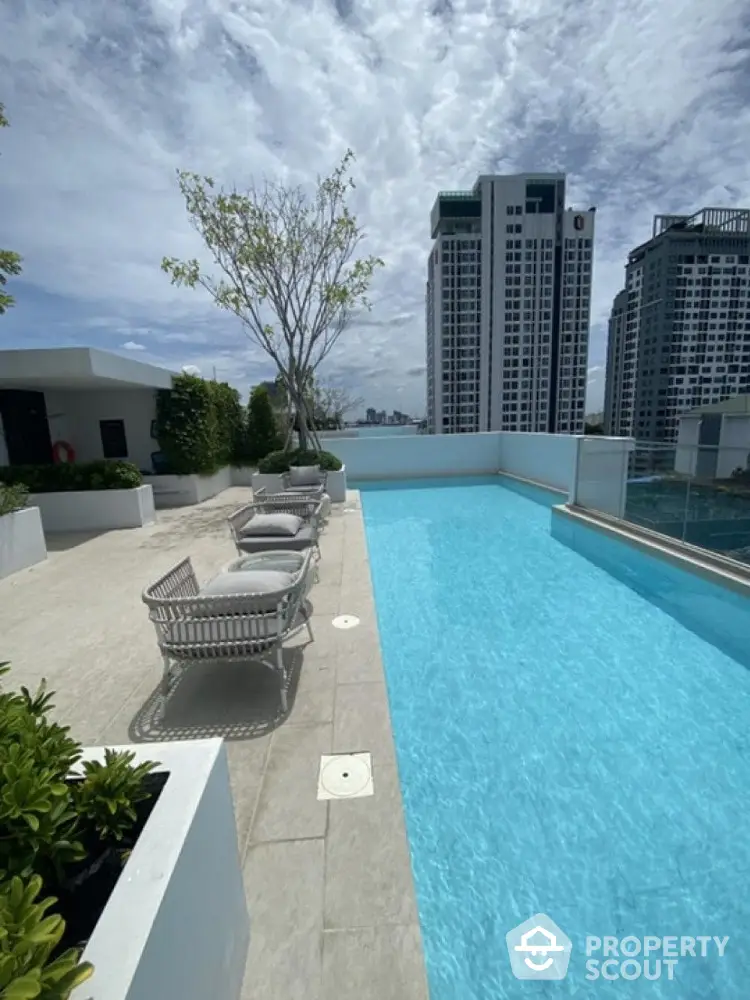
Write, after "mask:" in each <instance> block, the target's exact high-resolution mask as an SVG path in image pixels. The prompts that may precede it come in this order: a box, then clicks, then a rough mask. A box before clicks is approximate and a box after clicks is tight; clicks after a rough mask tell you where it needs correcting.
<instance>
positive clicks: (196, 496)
mask: <svg viewBox="0 0 750 1000" xmlns="http://www.w3.org/2000/svg"><path fill="white" fill-rule="evenodd" d="M143 481H144V483H148V484H149V485H150V486H151V487H152V488H153V491H154V503H155V504H156V506H157V508H162V507H189V506H191V505H192V504H196V503H202V502H203V501H204V500H208V499H209V498H210V497H215V496H216V494H217V493H221V492H222V490H227V489H229V487H230V486H231V485H232V470H231V469H230V468H229V466H226V467H225V468H223V469H219V471H218V472H215V473H214V474H213V475H212V476H171V475H168V476H144V477H143Z"/></svg>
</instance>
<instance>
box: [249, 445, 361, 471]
mask: <svg viewBox="0 0 750 1000" xmlns="http://www.w3.org/2000/svg"><path fill="white" fill-rule="evenodd" d="M293 465H319V466H320V468H321V469H325V470H326V472H338V470H339V469H340V468H341V461H340V460H339V459H338V458H336V456H335V455H332V454H331V453H330V451H306V450H304V449H301V448H298V449H297V450H296V451H274V452H272V453H271V454H270V455H267V456H266V457H265V458H264V459H263V460H262V461H260V462H258V472H264V473H276V474H278V473H281V472H287V471H288V470H289V468H290V467H291V466H293Z"/></svg>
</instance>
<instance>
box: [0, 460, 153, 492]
mask: <svg viewBox="0 0 750 1000" xmlns="http://www.w3.org/2000/svg"><path fill="white" fill-rule="evenodd" d="M0 483H4V484H5V485H6V486H9V485H11V484H23V486H25V487H26V489H27V491H28V492H29V493H65V492H69V491H70V490H129V489H133V488H134V487H136V486H141V485H142V483H143V476H142V475H141V473H140V470H139V469H138V467H137V466H135V465H133V463H132V462H121V461H111V460H109V459H99V460H98V461H96V462H60V463H59V464H52V463H50V464H47V465H7V466H0Z"/></svg>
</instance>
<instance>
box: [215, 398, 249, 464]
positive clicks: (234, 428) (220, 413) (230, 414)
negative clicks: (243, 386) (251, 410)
mask: <svg viewBox="0 0 750 1000" xmlns="http://www.w3.org/2000/svg"><path fill="white" fill-rule="evenodd" d="M208 387H209V393H210V396H211V401H212V404H213V408H214V415H215V424H214V426H215V433H216V444H215V457H216V465H217V468H222V467H223V466H226V465H232V464H233V463H234V462H235V459H236V457H237V455H238V454H239V452H240V450H241V448H242V445H243V438H244V434H245V412H244V409H243V406H242V403H240V394H239V393H238V392H237V390H236V389H233V388H232V387H231V386H230V385H227V383H226V382H209V383H208Z"/></svg>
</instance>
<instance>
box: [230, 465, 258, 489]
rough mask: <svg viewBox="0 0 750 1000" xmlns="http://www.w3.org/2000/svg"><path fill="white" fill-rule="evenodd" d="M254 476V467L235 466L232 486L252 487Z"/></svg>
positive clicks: (233, 467)
mask: <svg viewBox="0 0 750 1000" xmlns="http://www.w3.org/2000/svg"><path fill="white" fill-rule="evenodd" d="M254 475H255V466H254V465H233V466H232V486H252V485H253V476H254Z"/></svg>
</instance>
